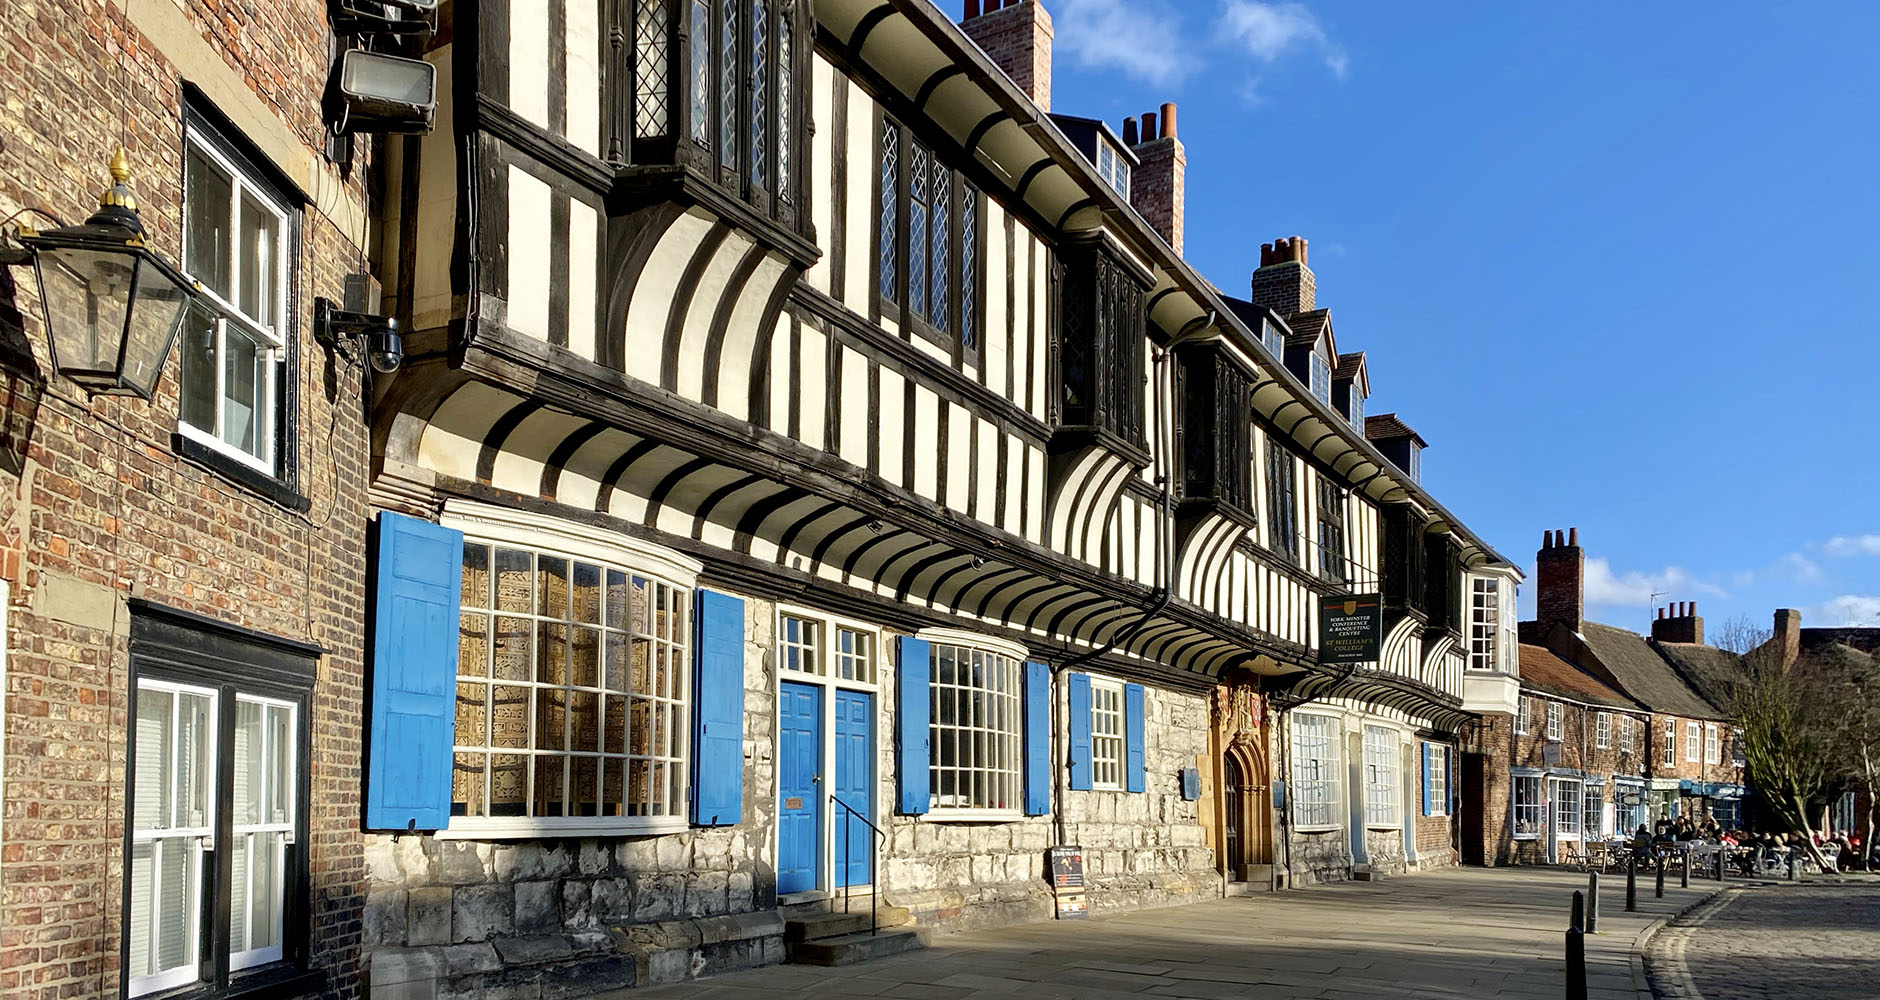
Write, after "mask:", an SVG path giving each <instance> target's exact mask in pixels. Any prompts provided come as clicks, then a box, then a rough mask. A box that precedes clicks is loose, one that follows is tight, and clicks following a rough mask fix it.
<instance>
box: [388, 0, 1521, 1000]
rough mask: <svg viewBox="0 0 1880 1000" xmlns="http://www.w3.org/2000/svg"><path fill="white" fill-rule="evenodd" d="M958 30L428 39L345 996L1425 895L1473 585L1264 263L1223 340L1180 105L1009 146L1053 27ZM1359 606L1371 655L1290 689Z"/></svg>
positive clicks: (623, 25) (1431, 510)
mask: <svg viewBox="0 0 1880 1000" xmlns="http://www.w3.org/2000/svg"><path fill="white" fill-rule="evenodd" d="M448 6H449V5H447V7H448ZM989 7H990V9H981V7H980V5H979V4H977V3H972V4H968V5H967V8H966V11H965V13H966V15H967V16H966V17H965V19H964V20H963V21H962V22H960V23H955V22H953V21H952V20H950V19H949V18H948V17H947V16H946V15H944V14H943V13H941V12H940V11H938V10H937V9H935V8H934V7H933V6H932V5H931V4H929V3H927V2H925V0H813V2H812V0H548V2H547V3H545V4H544V3H525V2H523V0H484V2H480V3H477V4H456V5H454V10H451V11H449V12H448V13H449V14H450V17H449V18H448V25H447V30H444V31H442V32H440V33H439V35H438V36H437V37H436V39H435V41H434V44H433V45H432V46H431V48H430V51H429V52H428V54H427V58H428V59H429V60H430V61H431V62H432V63H433V65H435V66H436V67H437V70H438V73H439V77H440V80H441V81H443V82H444V83H445V84H446V85H445V86H444V87H443V88H442V92H443V93H445V94H447V98H446V99H445V100H444V101H443V102H442V104H441V106H440V107H439V109H438V122H439V127H438V128H437V130H436V131H435V132H434V133H432V134H430V135H428V136H425V137H423V138H421V139H413V140H410V141H408V142H405V143H404V144H403V145H402V146H401V147H397V148H394V149H393V150H391V151H390V156H389V161H390V163H389V166H388V168H387V169H386V171H385V173H384V185H383V190H384V192H385V195H386V197H385V198H384V201H383V204H384V206H385V207H384V211H383V213H382V217H381V219H380V221H381V223H382V226H381V232H382V233H383V236H384V244H383V246H382V248H381V255H380V256H381V260H382V262H383V263H382V267H383V274H382V277H383V280H384V282H385V287H386V289H387V292H388V297H389V298H391V299H392V300H393V301H394V302H395V308H396V310H397V311H398V313H399V314H400V315H401V316H402V317H404V318H406V319H407V320H408V325H409V327H410V329H411V330H412V331H413V334H412V335H411V337H410V338H409V341H410V342H409V344H408V350H409V359H408V361H407V363H406V365H405V368H404V369H403V370H402V371H401V373H400V374H399V375H398V376H397V377H396V378H395V379H393V380H392V381H391V382H390V384H389V386H388V387H386V388H385V389H384V390H383V391H382V392H381V393H380V395H379V397H378V401H377V412H376V422H375V433H374V441H373V444H374V470H373V472H374V480H373V482H374V490H373V499H374V502H375V503H376V504H377V507H378V509H379V514H378V516H377V527H376V533H375V539H376V541H375V546H376V547H375V550H374V553H373V563H374V568H375V574H376V575H375V584H374V590H373V599H374V610H373V617H372V623H371V636H370V640H369V643H368V647H369V650H370V654H371V660H372V670H371V678H370V687H371V698H372V709H371V718H370V726H371V742H370V745H369V748H368V755H367V756H368V762H369V765H368V776H367V787H366V792H365V798H366V807H365V820H366V825H367V827H368V828H369V829H370V830H372V831H375V833H373V834H371V835H369V836H368V848H367V862H368V867H369V869H370V873H371V881H372V885H371V888H370V891H369V894H368V899H367V920H366V936H367V941H366V947H367V949H368V951H369V953H370V959H369V961H370V966H371V970H372V971H371V975H372V986H373V989H374V990H375V991H377V990H381V989H383V990H385V991H387V992H388V993H390V992H392V991H395V990H399V989H406V988H409V989H414V990H417V989H423V988H425V986H426V984H443V985H444V986H446V987H447V988H448V989H450V990H454V991H459V992H471V991H475V990H480V989H489V988H495V987H497V986H507V987H515V988H519V989H524V990H526V989H527V988H530V987H531V986H540V987H542V988H543V989H546V988H547V987H548V985H549V984H551V983H552V984H555V986H556V989H557V991H558V994H559V993H566V992H568V991H570V990H572V989H574V988H575V986H577V985H583V986H585V985H591V986H592V987H593V988H594V989H596V990H598V989H604V988H613V987H617V986H620V985H625V984H629V983H648V982H657V981H671V980H674V979H680V978H686V977H690V976H695V975H699V974H702V973H708V972H711V971H717V970H721V969H726V968H732V967H737V966H740V965H750V964H760V963H765V962H773V961H778V960H781V959H782V958H783V957H784V956H785V953H786V949H785V945H784V940H785V920H786V919H787V918H790V917H792V916H794V915H797V914H799V913H801V912H802V911H803V910H804V909H806V908H813V907H815V906H817V905H818V901H820V900H826V899H827V898H829V897H830V896H831V895H832V894H833V895H845V894H852V893H855V892H857V891H860V892H862V893H865V894H868V895H871V896H873V897H876V901H878V902H880V903H882V904H884V906H885V904H893V908H892V909H885V908H884V910H883V912H885V913H889V914H890V916H892V917H894V918H896V919H900V918H902V917H903V916H906V917H911V919H912V920H913V921H914V922H915V924H916V925H920V926H927V927H943V928H944V927H966V926H976V925H986V924H992V923H1000V922H1009V921H1016V920H1025V919H1038V918H1042V917H1047V916H1049V915H1050V914H1051V913H1052V912H1053V909H1054V906H1076V905H1079V904H1080V903H1081V905H1084V906H1087V907H1088V908H1089V909H1091V910H1104V909H1112V908H1119V907H1131V906H1145V905H1157V904H1164V903H1171V902H1178V901H1185V900H1193V899H1198V898H1205V897H1209V896H1213V895H1218V894H1219V893H1220V892H1221V891H1222V873H1223V871H1226V872H1227V873H1229V874H1230V875H1231V876H1232V877H1234V878H1241V877H1245V876H1248V875H1249V874H1250V872H1251V870H1252V869H1254V868H1260V870H1261V871H1262V872H1263V873H1265V874H1271V873H1272V872H1273V869H1272V867H1271V866H1273V865H1275V864H1278V865H1279V866H1280V867H1281V869H1282V870H1283V871H1284V872H1285V873H1286V875H1287V876H1288V878H1291V877H1294V876H1293V873H1294V872H1297V873H1299V874H1298V875H1297V876H1296V877H1306V875H1307V873H1310V874H1312V875H1313V876H1316V877H1344V876H1346V875H1349V874H1350V873H1351V872H1352V871H1353V870H1354V868H1355V869H1357V870H1364V868H1365V866H1373V867H1375V868H1377V869H1379V870H1383V869H1387V868H1389V867H1392V866H1396V867H1403V866H1404V865H1406V864H1411V863H1417V862H1418V859H1420V858H1425V857H1434V856H1437V855H1441V854H1442V853H1443V852H1444V851H1447V850H1448V845H1449V836H1450V835H1449V833H1448V832H1447V827H1446V824H1442V825H1437V826H1431V825H1430V824H1428V823H1425V822H1422V820H1427V819H1432V818H1434V819H1440V818H1441V816H1442V814H1443V813H1444V812H1447V811H1448V806H1447V803H1448V802H1449V801H1450V799H1451V796H1450V795H1449V794H1448V793H1447V792H1443V791H1433V789H1436V788H1438V787H1439V784H1440V783H1441V782H1443V780H1444V778H1445V777H1446V775H1447V774H1448V770H1449V768H1450V766H1451V760H1452V757H1453V754H1452V752H1451V749H1450V748H1451V747H1452V745H1453V738H1454V736H1453V734H1454V733H1455V731H1456V729H1457V727H1458V725H1459V724H1460V723H1461V722H1462V721H1463V720H1464V719H1465V718H1466V717H1467V713H1468V712H1469V711H1470V710H1471V706H1470V705H1469V704H1468V703H1467V701H1466V697H1465V696H1466V687H1467V676H1468V675H1469V673H1470V669H1469V668H1470V647H1469V645H1468V640H1467V639H1466V638H1465V636H1464V634H1463V622H1464V621H1465V618H1466V617H1467V614H1468V611H1467V608H1468V601H1469V595H1470V593H1471V590H1470V587H1471V586H1472V581H1477V580H1495V581H1498V582H1499V583H1500V585H1501V586H1502V587H1503V588H1504V590H1505V593H1506V594H1507V596H1508V600H1509V601H1511V600H1512V591H1513V587H1514V583H1515V580H1516V579H1517V574H1516V573H1515V571H1514V569H1513V567H1512V566H1510V565H1509V564H1508V563H1507V562H1506V561H1505V560H1503V559H1501V558H1500V557H1499V556H1498V555H1496V554H1495V553H1494V551H1493V550H1492V549H1490V548H1489V547H1488V546H1487V545H1485V544H1484V543H1483V542H1482V541H1481V540H1480V539H1479V538H1477V537H1476V536H1475V535H1474V534H1472V533H1471V532H1470V531H1469V530H1468V529H1467V528H1466V527H1465V526H1464V525H1462V524H1461V523H1460V522H1459V521H1458V520H1457V519H1456V518H1454V517H1453V516H1452V515H1450V514H1449V513H1448V512H1447V511H1445V510H1444V509H1443V508H1442V507H1441V505H1440V504H1438V503H1437V502H1436V501H1435V500H1434V499H1433V498H1431V497H1430V496H1429V494H1428V493H1427V492H1426V491H1424V490H1423V489H1422V487H1421V486H1420V485H1419V484H1418V482H1417V467H1416V462H1415V460H1414V457H1403V458H1393V457H1391V456H1392V452H1391V449H1392V448H1394V447H1397V446H1398V445H1399V444H1402V446H1403V447H1406V448H1408V447H1410V444H1409V442H1408V441H1407V440H1406V441H1404V442H1397V441H1394V440H1392V439H1388V438H1381V437H1380V436H1379V435H1378V434H1376V433H1372V434H1368V435H1367V431H1366V425H1367V421H1366V419H1365V417H1364V415H1363V398H1364V396H1365V395H1366V394H1367V393H1368V392H1369V388H1370V375H1369V373H1368V372H1367V371H1366V369H1365V366H1364V363H1363V357H1362V356H1361V355H1355V354H1344V355H1341V354H1339V353H1338V352H1337V349H1336V347H1335V345H1334V344H1333V341H1332V334H1331V326H1330V319H1329V315H1328V314H1326V313H1325V312H1324V311H1323V310H1317V309H1316V308H1315V305H1314V304H1313V303H1312V302H1311V301H1310V294H1309V292H1307V293H1306V294H1305V297H1304V298H1303V299H1302V298H1300V294H1301V293H1300V291H1299V287H1300V286H1301V282H1303V283H1304V285H1303V286H1302V287H1305V288H1307V289H1309V288H1310V281H1311V275H1310V272H1309V271H1308V270H1306V268H1305V242H1304V241H1303V240H1297V239H1294V240H1289V241H1282V243H1281V244H1277V245H1276V246H1275V247H1269V248H1268V250H1267V251H1266V256H1268V257H1270V258H1272V259H1271V261H1270V262H1266V261H1263V266H1262V268H1261V269H1260V271H1258V272H1255V275H1254V290H1253V291H1254V294H1252V295H1251V296H1250V297H1249V298H1248V299H1237V298H1232V297H1229V296H1226V295H1223V294H1222V293H1220V292H1219V291H1218V290H1217V289H1216V288H1215V286H1214V285H1212V284H1210V283H1209V281H1207V280H1206V279H1204V278H1203V277H1202V276H1201V275H1199V274H1198V273H1197V272H1196V271H1195V270H1194V269H1193V268H1192V267H1190V266H1189V265H1188V264H1187V263H1186V262H1185V261H1184V260H1183V259H1182V257H1181V255H1180V252H1179V249H1180V242H1181V232H1182V220H1181V215H1182V207H1183V200H1184V194H1183V192H1182V174H1183V171H1184V169H1185V163H1186V154H1185V151H1184V149H1183V148H1182V145H1181V141H1180V138H1179V136H1178V135H1177V130H1176V127H1175V120H1174V109H1173V108H1172V107H1169V106H1165V107H1164V108H1163V109H1161V111H1160V112H1159V113H1158V114H1151V115H1146V116H1144V117H1143V118H1142V119H1139V120H1135V121H1131V122H1129V123H1126V124H1125V126H1124V128H1123V130H1122V134H1121V135H1120V136H1119V135H1117V134H1116V133H1115V132H1113V131H1112V130H1111V129H1110V128H1109V127H1108V126H1107V125H1104V124H1103V123H1101V122H1093V121H1089V120H1085V119H1072V118H1068V117H1066V118H1053V117H1052V115H1051V108H1050V74H1049V66H1050V55H1049V45H1050V37H1051V29H1050V21H1049V15H1048V14H1047V13H1046V12H1045V11H1044V10H1043V8H1042V7H1040V6H1039V5H1038V4H1037V3H1035V2H1032V0H1025V2H1020V3H1013V4H1003V5H1000V4H993V5H989ZM1282 258H1283V259H1282ZM1269 268H1273V269H1275V270H1274V271H1273V272H1272V273H1266V274H1263V273H1262V272H1267V271H1268V269H1269ZM1281 272H1284V273H1281ZM1289 282H1290V284H1289ZM1267 286H1271V287H1267ZM1262 288H1267V291H1266V292H1265V293H1262ZM1286 288H1292V292H1291V294H1292V296H1293V298H1292V299H1291V300H1288V301H1285V302H1282V301H1281V299H1280V296H1281V295H1282V294H1283V293H1284V290H1285V289H1286ZM1295 366H1303V367H1302V368H1296V367H1295ZM1321 368H1323V369H1324V370H1323V372H1321V371H1320V369H1321ZM1412 437H1414V435H1412ZM1415 445H1416V447H1420V445H1421V442H1420V439H1418V440H1417V441H1416V442H1415ZM1359 592H1378V593H1381V594H1382V595H1383V600H1384V604H1385V607H1386V632H1385V635H1384V638H1383V643H1382V647H1383V652H1382V654H1381V659H1380V660H1379V661H1378V662H1375V663H1369V664H1359V665H1356V666H1341V667H1336V668H1331V667H1325V666H1322V665H1321V664H1320V663H1319V662H1318V658H1317V656H1316V649H1317V646H1318V635H1317V629H1318V620H1317V612H1318V608H1319V605H1320V603H1321V602H1323V601H1326V600H1330V599H1340V598H1343V597H1345V596H1348V595H1351V594H1354V593H1359ZM1498 607H1499V605H1498ZM1509 607H1511V605H1509ZM1504 610H1505V609H1504ZM1506 617H1509V618H1511V617H1512V615H1511V614H1508V615H1506ZM1508 645H1509V648H1508V650H1507V653H1508V654H1509V655H1512V644H1511V643H1509V644H1508ZM1500 662H1501V661H1499V660H1498V661H1496V663H1497V664H1499V663H1500ZM1502 672H1504V673H1507V672H1510V671H1506V670H1503V671H1502ZM1511 710H1512V703H1511V702H1510V704H1509V706H1508V708H1506V709H1504V711H1511ZM1269 714H1273V715H1274V716H1275V718H1277V719H1279V720H1280V721H1279V722H1278V724H1277V726H1276V727H1275V728H1277V730H1278V731H1279V732H1280V733H1281V738H1280V739H1278V740H1269V739H1268V738H1267V735H1266V734H1267V732H1268V727H1267V725H1266V724H1265V721H1266V719H1267V718H1268V716H1269ZM1281 786H1287V787H1286V788H1285V789H1284V791H1283V792H1282V791H1281ZM1443 787H1446V786H1443ZM1275 805H1277V809H1276V808H1275ZM1276 817H1277V818H1278V820H1277V822H1278V824H1279V825H1278V826H1277V827H1276V826H1275V822H1276ZM1431 831H1434V832H1431ZM1426 838H1427V839H1426ZM1438 840H1440V841H1441V843H1440V846H1439V845H1438V844H1437V843H1436V841H1438ZM1056 845H1075V846H1076V847H1078V848H1080V849H1081V858H1082V863H1083V870H1084V874H1085V877H1086V886H1085V892H1084V893H1083V894H1082V899H1081V901H1080V900H1075V899H1072V900H1066V899H1054V893H1053V890H1052V883H1051V881H1050V880H1049V879H1048V878H1047V877H1046V874H1047V873H1046V868H1045V857H1046V855H1045V852H1046V850H1047V848H1049V847H1052V846H1056ZM1260 866H1267V867H1264V868H1261V867H1260ZM809 926H810V924H809V922H808V921H802V922H800V923H799V927H801V928H808V927H809ZM806 933H807V931H806ZM890 939H891V940H894V941H900V942H909V941H911V940H912V939H911V938H909V937H908V936H906V935H905V934H901V935H893V936H890ZM812 943H813V942H812ZM790 948H791V949H792V950H794V951H795V952H796V953H797V954H798V956H799V957H814V956H815V955H817V954H818V953H817V952H816V951H815V950H814V949H812V948H809V947H807V946H806V945H805V944H803V943H794V942H793V943H792V944H791V946H790Z"/></svg>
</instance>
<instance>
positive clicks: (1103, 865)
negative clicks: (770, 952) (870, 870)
mask: <svg viewBox="0 0 1880 1000" xmlns="http://www.w3.org/2000/svg"><path fill="white" fill-rule="evenodd" d="M886 645H887V646H889V647H890V648H891V647H892V646H893V640H892V639H888V640H887V641H886ZM889 659H891V658H888V657H884V658H883V660H884V662H883V663H882V664H881V665H880V668H879V669H880V671H881V678H882V679H881V690H882V691H883V692H884V696H883V703H884V704H883V709H884V711H883V713H882V718H881V726H882V731H883V732H884V733H892V732H893V731H894V725H895V724H894V718H895V715H894V713H895V704H894V698H893V696H892V692H893V690H894V681H893V675H894V664H893V663H891V662H887V661H888V660H889ZM1053 697H1054V700H1055V701H1056V706H1055V712H1054V715H1053V722H1054V725H1058V726H1062V720H1063V719H1064V718H1065V716H1066V715H1067V713H1068V712H1069V692H1068V687H1067V685H1066V684H1065V683H1064V678H1063V675H1062V674H1058V675H1055V676H1054V678H1053ZM1143 716H1144V722H1145V734H1144V735H1145V739H1144V767H1145V771H1146V773H1147V780H1146V784H1145V790H1144V791H1143V792H1140V793H1131V792H1119V791H1070V790H1068V788H1065V787H1064V786H1063V784H1062V783H1059V784H1058V785H1057V787H1054V788H1053V789H1052V804H1053V807H1054V809H1055V810H1056V811H1057V812H1059V813H1061V815H1062V817H1063V821H1064V822H1063V832H1062V836H1061V837H1060V835H1059V832H1058V824H1057V822H1056V820H1055V819H1054V818H1053V816H1050V815H1046V816H1030V817H1023V818H1018V819H1012V820H1005V821H999V822H952V821H948V820H945V819H944V818H942V817H941V816H940V814H931V813H930V814H928V815H926V816H901V815H890V816H889V824H888V827H887V829H888V833H889V837H890V840H889V846H888V850H887V854H886V856H885V858H884V861H883V866H882V868H883V875H882V886H883V893H884V895H885V898H886V899H887V901H889V902H891V903H893V904H894V905H896V906H905V907H907V908H908V909H909V910H911V911H913V913H914V916H915V919H916V920H917V921H918V922H919V923H921V924H922V925H924V926H929V927H937V928H942V929H947V930H963V929H967V928H973V927H988V926H998V925H1001V924H1010V923H1019V922H1023V921H1028V920H1044V919H1049V918H1050V917H1051V916H1052V914H1053V910H1054V903H1053V898H1054V897H1053V895H1052V891H1051V885H1050V880H1049V876H1048V873H1047V872H1046V870H1045V863H1046V862H1045V852H1046V850H1047V849H1048V848H1049V847H1051V846H1052V845H1054V844H1058V843H1065V844H1075V845H1078V846H1081V847H1082V848H1083V849H1084V871H1085V880H1086V884H1087V886H1088V888H1089V891H1088V904H1089V907H1090V909H1091V911H1092V912H1104V911H1109V910H1120V909H1134V908H1138V907H1145V906H1167V905H1173V904H1177V903H1185V902H1194V901H1197V900H1200V899H1208V898H1213V897H1214V896H1217V895H1219V893H1220V875H1219V873H1218V872H1216V871H1215V868H1214V852H1213V851H1212V850H1210V849H1209V848H1208V846H1207V843H1206V838H1205V835H1204V833H1203V831H1202V828H1201V825H1200V817H1199V814H1198V808H1197V807H1198V806H1199V803H1198V802H1187V801H1183V799H1182V797H1181V769H1182V768H1184V767H1191V766H1193V765H1194V761H1195V758H1196V756H1197V755H1198V754H1203V753H1205V752H1206V750H1207V745H1208V731H1207V727H1208V714H1207V701H1206V697H1205V696H1204V695H1201V694H1187V693H1182V692H1176V691H1170V690H1164V689H1160V688H1156V687H1151V686H1147V685H1145V688H1144V695H1143ZM1067 739H1068V738H1067V737H1064V738H1060V739H1058V740H1056V741H1054V749H1053V753H1054V759H1053V761H1052V764H1053V769H1054V771H1055V772H1057V773H1062V766H1063V760H1064V757H1065V753H1066V747H1067ZM881 743H882V746H881V757H880V767H879V768H878V773H879V774H880V775H881V778H880V780H881V782H882V793H883V799H884V800H885V801H887V802H889V803H892V802H893V800H894V796H893V789H894V787H895V784H894V783H895V781H896V780H897V775H898V771H897V767H898V761H897V760H896V754H895V752H894V747H893V746H892V745H891V741H889V740H887V739H883V740H882V741H881ZM889 812H890V813H891V812H892V809H890V810H889Z"/></svg>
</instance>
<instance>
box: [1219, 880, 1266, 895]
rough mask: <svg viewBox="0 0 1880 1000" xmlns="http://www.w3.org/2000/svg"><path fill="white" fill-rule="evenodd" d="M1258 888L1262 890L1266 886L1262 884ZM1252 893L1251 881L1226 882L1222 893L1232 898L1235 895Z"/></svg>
mask: <svg viewBox="0 0 1880 1000" xmlns="http://www.w3.org/2000/svg"><path fill="white" fill-rule="evenodd" d="M1260 888H1261V889H1262V890H1264V889H1265V888H1266V887H1265V886H1264V885H1262V886H1261V887H1260ZM1253 893H1254V887H1253V883H1252V882H1229V883H1227V891H1226V892H1225V893H1224V895H1226V896H1227V898H1229V899H1232V898H1234V897H1235V896H1251V895H1253Z"/></svg>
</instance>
